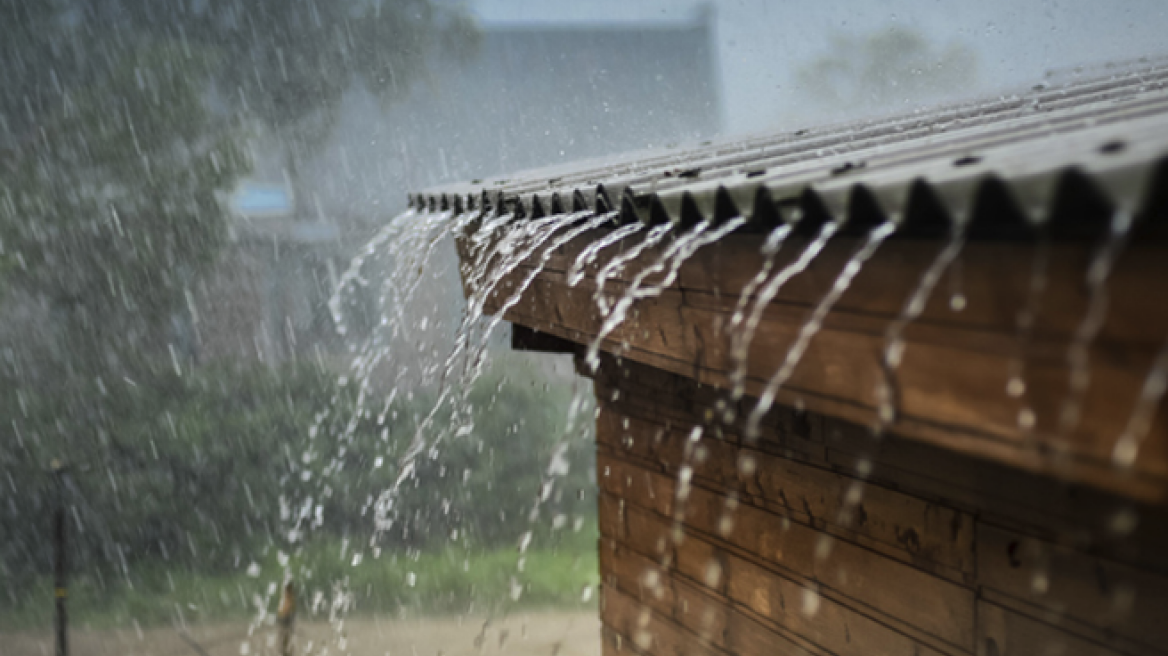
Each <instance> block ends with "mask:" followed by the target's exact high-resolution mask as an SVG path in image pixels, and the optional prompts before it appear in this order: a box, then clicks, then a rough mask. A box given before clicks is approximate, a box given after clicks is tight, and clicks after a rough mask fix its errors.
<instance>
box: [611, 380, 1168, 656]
mask: <svg viewBox="0 0 1168 656" xmlns="http://www.w3.org/2000/svg"><path fill="white" fill-rule="evenodd" d="M595 385H596V395H597V398H598V400H599V402H600V411H599V414H598V419H597V442H598V445H597V448H598V459H597V477H598V481H599V485H600V530H601V540H600V562H601V575H602V582H603V585H604V595H603V600H602V619H603V622H604V627H605V629H604V645H605V653H606V654H641V655H652V656H665V655H669V656H680V655H683V654H735V655H738V656H750V655H754V654H759V655H767V656H770V655H773V654H824V655H828V654H835V655H839V656H845V655H848V654H864V655H868V654H909V655H924V654H950V655H959V654H978V655H985V656H990V655H998V656H1002V655H1005V654H1018V655H1029V654H1043V653H1062V654H1070V655H1075V654H1133V655H1137V654H1138V655H1144V654H1147V655H1152V654H1165V653H1168V647H1166V644H1165V637H1168V628H1166V627H1165V626H1164V625H1163V621H1162V618H1163V617H1168V579H1166V578H1165V576H1166V575H1168V571H1166V569H1168V567H1166V566H1168V563H1166V562H1165V561H1164V559H1163V555H1162V554H1164V553H1166V551H1165V537H1164V536H1163V535H1162V533H1163V532H1164V527H1165V526H1168V522H1165V517H1164V512H1163V510H1162V509H1160V508H1158V507H1155V506H1146V505H1140V504H1135V503H1133V502H1132V501H1130V500H1129V499H1125V498H1123V497H1119V496H1114V495H1110V494H1107V493H1102V492H1097V491H1085V490H1079V489H1076V488H1074V487H1071V486H1067V485H1065V484H1064V483H1062V482H1059V481H1057V480H1053V479H1050V478H1046V477H1042V476H1039V475H1036V474H1033V473H1029V472H1020V471H1018V470H1012V476H1004V477H1001V476H998V474H1000V473H1003V472H1011V470H1006V469H1003V468H1001V467H1000V466H999V465H996V464H993V463H986V462H984V461H980V460H978V459H975V458H971V457H969V456H967V455H964V454H960V453H955V452H951V451H943V450H938V451H936V453H934V454H933V455H935V456H937V458H936V463H937V465H938V469H937V470H936V471H931V470H930V469H929V468H915V467H914V465H913V461H912V459H911V458H909V457H908V456H906V455H905V450H904V448H903V447H905V446H906V445H907V446H908V447H915V446H920V445H919V444H918V443H915V442H914V441H912V440H906V439H904V438H901V437H898V436H888V437H885V438H884V439H883V440H881V441H879V442H878V443H873V442H872V440H871V438H868V443H866V444H865V443H862V442H857V441H854V440H852V439H849V436H851V437H854V435H853V434H854V433H856V432H857V431H863V430H864V429H862V428H860V427H854V426H847V425H845V424H840V422H838V420H830V419H826V418H824V417H821V416H818V415H815V414H812V413H808V412H796V411H793V410H790V409H782V410H781V411H780V412H778V413H777V416H776V417H775V418H774V421H772V422H770V423H768V424H767V426H766V429H765V431H764V434H763V435H762V436H761V438H760V440H758V441H757V442H754V443H747V442H745V441H744V440H743V439H741V437H740V436H741V430H740V429H741V426H740V425H739V424H736V423H734V422H731V423H729V424H727V423H724V422H722V421H718V420H711V419H710V417H709V413H707V410H709V409H711V408H714V407H716V405H717V403H718V400H719V399H720V398H722V397H723V396H724V395H723V394H722V393H721V392H720V391H719V390H717V389H716V388H712V387H708V386H702V385H699V384H696V383H694V382H693V381H690V380H688V379H686V378H684V377H681V376H677V375H674V374H669V373H666V372H663V371H661V370H657V369H654V368H651V367H648V366H645V365H641V364H638V363H635V362H632V361H629V360H624V361H621V362H618V361H617V360H616V359H615V358H611V357H605V358H604V360H603V364H602V366H601V368H600V370H599V371H598V372H597V373H596V375H595ZM694 426H700V427H702V428H703V430H702V432H701V435H700V437H698V439H696V440H694V439H693V431H692V428H693V427H694ZM909 451H910V452H911V449H910V450H909ZM861 460H862V461H864V462H866V463H868V464H866V465H863V471H864V472H865V473H866V476H861V475H860V474H859V473H857V465H856V463H857V462H860V461H861ZM682 468H692V469H689V471H688V473H687V474H686V475H683V476H679V472H680V471H681V470H682ZM950 468H964V469H965V470H966V471H967V472H968V475H967V476H965V477H956V478H952V479H950V478H947V477H946V476H945V473H946V472H947V471H948V470H949V469H950ZM906 472H909V473H912V472H915V475H906V474H905V473H906ZM687 478H688V480H689V481H690V483H689V487H688V493H683V494H682V495H681V496H680V497H679V493H678V486H679V485H680V483H679V481H681V480H685V479H687ZM971 481H973V482H972V483H971ZM978 481H980V483H979V482H978ZM1052 499H1061V500H1062V503H1061V504H1059V503H1051V500H1052ZM1080 501H1082V502H1083V505H1082V509H1083V510H1084V511H1085V515H1083V516H1076V514H1075V513H1074V512H1064V509H1065V508H1078V507H1079V505H1078V504H1079V502H1080ZM1092 509H1096V510H1092ZM1103 513H1106V514H1107V521H1103V520H1100V521H1099V522H1095V521H1094V520H1093V519H1092V517H1093V516H1094V514H1103ZM1124 518H1130V519H1138V521H1137V522H1135V523H1136V525H1135V526H1117V523H1119V524H1122V523H1123V522H1125V521H1128V520H1126V519H1124ZM1121 529H1122V530H1121Z"/></svg>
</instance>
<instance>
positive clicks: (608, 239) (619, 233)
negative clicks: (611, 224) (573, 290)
mask: <svg viewBox="0 0 1168 656" xmlns="http://www.w3.org/2000/svg"><path fill="white" fill-rule="evenodd" d="M644 229H645V224H644V223H641V222H639V221H636V222H633V223H629V224H627V225H624V226H621V227H620V228H617V229H616V230H613V231H612V232H610V233H608V234H607V235H605V236H603V237H601V238H600V239H597V240H596V241H594V242H592V243H591V244H588V246H587V247H585V248H584V249H583V250H581V251H580V252H579V253H577V255H576V260H575V261H574V262H572V266H571V267H569V268H568V286H569V287H575V286H576V285H578V284H580V281H581V280H583V279H584V276H585V275H586V274H587V268H588V267H589V266H592V264H593V263H594V262H596V259H597V258H598V257H600V252H601V251H603V250H604V249H606V248H608V247H609V246H612V245H613V244H616V243H618V242H620V241H621V240H623V239H625V238H627V237H631V236H633V235H635V234H637V233H638V232H640V231H642V230H644Z"/></svg>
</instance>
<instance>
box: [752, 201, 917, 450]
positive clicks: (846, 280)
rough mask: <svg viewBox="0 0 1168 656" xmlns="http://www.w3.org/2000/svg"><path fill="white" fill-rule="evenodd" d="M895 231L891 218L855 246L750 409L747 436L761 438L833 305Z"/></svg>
mask: <svg viewBox="0 0 1168 656" xmlns="http://www.w3.org/2000/svg"><path fill="white" fill-rule="evenodd" d="M894 232H896V224H895V223H893V222H891V221H888V222H886V223H882V224H880V225H879V226H877V227H875V228H873V229H872V231H871V232H869V233H868V237H867V239H866V240H865V241H864V244H863V245H862V246H860V248H858V249H856V251H855V252H854V253H852V255H851V257H850V258H848V261H847V263H846V264H845V265H844V268H843V270H842V271H840V274H839V275H838V276H836V279H835V282H834V283H832V286H831V290H830V291H828V293H827V295H826V296H824V297H823V298H822V299H821V300H820V301H819V305H817V306H816V307H815V310H814V311H812V313H811V316H810V317H808V319H807V321H805V322H804V323H803V326H802V327H801V328H800V329H799V334H798V336H797V337H796V338H795V342H794V343H793V344H791V346H790V347H789V348H788V349H787V355H786V357H784V358H783V364H782V366H780V367H779V369H778V371H776V372H775V373H774V375H773V376H771V378H770V380H768V381H767V384H766V387H764V388H763V391H762V393H761V394H760V395H759V397H758V402H757V403H756V404H755V405H754V409H753V410H751V412H750V417H749V418H748V420H747V423H746V439H748V440H754V439H757V438H758V432H759V426H760V425H761V423H762V419H763V417H764V416H766V413H767V412H768V411H770V409H771V406H772V405H774V402H775V395H776V394H778V392H779V390H780V389H782V387H783V385H785V384H787V381H788V380H790V379H791V376H792V375H794V373H795V368H796V367H798V366H799V362H800V361H801V360H802V359H803V355H804V354H805V353H806V352H807V348H808V347H809V346H810V345H811V340H812V339H813V338H814V337H815V335H816V334H817V333H818V332H819V330H820V329H821V328H822V327H823V320H824V318H825V317H827V314H828V312H831V309H832V307H834V306H835V304H836V303H837V302H838V301H839V299H840V297H842V296H843V295H844V292H846V291H848V288H849V287H851V285H852V281H853V280H855V278H856V275H857V274H859V273H860V270H861V269H863V268H864V264H865V263H866V262H867V261H868V260H869V259H871V257H872V255H874V254H875V253H876V249H878V248H880V245H881V244H883V243H884V240H885V239H887V238H888V237H889V236H891V235H892V233H894Z"/></svg>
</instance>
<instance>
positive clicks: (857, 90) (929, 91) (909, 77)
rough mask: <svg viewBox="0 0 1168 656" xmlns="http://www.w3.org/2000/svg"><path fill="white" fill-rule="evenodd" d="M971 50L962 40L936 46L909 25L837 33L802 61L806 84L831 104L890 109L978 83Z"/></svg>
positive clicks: (815, 95)
mask: <svg viewBox="0 0 1168 656" xmlns="http://www.w3.org/2000/svg"><path fill="white" fill-rule="evenodd" d="M976 73H977V62H976V59H975V55H974V53H973V50H972V49H970V48H969V47H968V46H966V45H963V44H959V43H950V44H947V45H944V46H937V45H935V44H933V43H930V42H929V41H928V40H927V39H926V38H925V37H923V36H921V35H920V34H918V33H916V32H913V31H911V30H908V29H905V28H900V27H896V28H891V29H884V30H879V31H876V32H872V33H869V34H866V35H863V36H857V35H851V34H837V35H835V36H834V37H833V38H832V39H831V46H830V48H829V51H828V52H827V53H826V54H824V55H823V56H821V57H819V58H818V59H815V60H814V61H812V62H810V63H808V64H806V65H804V66H803V67H801V68H800V69H799V71H798V73H797V79H798V82H799V85H800V87H801V88H802V89H804V90H806V91H807V92H808V93H809V94H810V95H811V96H812V97H813V98H814V99H815V100H816V101H818V102H819V103H820V104H821V105H823V106H824V107H826V108H828V109H833V108H834V109H839V110H840V111H843V110H844V109H852V108H855V107H857V106H862V107H874V108H877V109H881V108H887V109H892V108H893V107H894V106H896V105H900V104H903V103H905V102H907V101H912V100H921V99H926V98H929V97H935V96H938V95H941V94H944V93H951V92H953V91H957V90H960V89H963V88H968V87H969V86H970V85H971V84H973V83H974V81H975V79H976Z"/></svg>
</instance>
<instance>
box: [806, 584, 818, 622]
mask: <svg viewBox="0 0 1168 656" xmlns="http://www.w3.org/2000/svg"><path fill="white" fill-rule="evenodd" d="M802 611H803V615H805V616H806V617H815V615H816V614H817V613H819V593H818V592H816V591H815V590H812V589H810V588H804V589H803V607H802Z"/></svg>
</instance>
